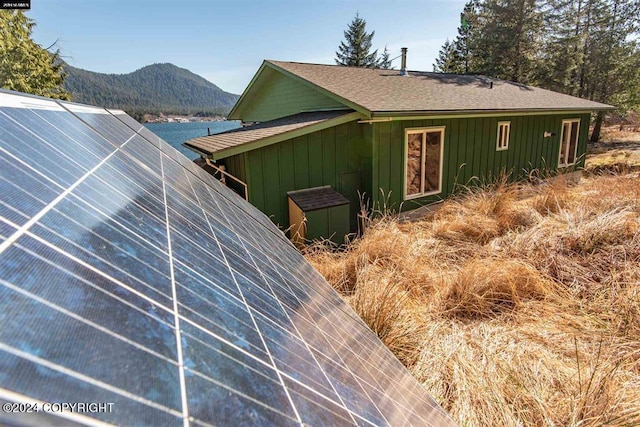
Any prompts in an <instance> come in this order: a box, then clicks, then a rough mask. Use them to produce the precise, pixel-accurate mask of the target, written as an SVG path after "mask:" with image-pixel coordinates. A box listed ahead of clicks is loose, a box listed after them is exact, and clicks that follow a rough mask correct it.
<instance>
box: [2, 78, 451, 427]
mask: <svg viewBox="0 0 640 427" xmlns="http://www.w3.org/2000/svg"><path fill="white" fill-rule="evenodd" d="M10 109H23V110H24V111H19V112H16V111H14V110H10ZM0 116H1V117H3V119H2V120H4V121H3V126H4V127H3V130H6V131H7V132H3V134H2V135H0V144H4V145H0V160H1V161H4V162H5V163H7V162H8V163H7V164H8V165H9V164H10V165H14V166H15V167H13V168H11V167H8V168H7V169H6V171H9V172H6V171H3V172H4V175H2V174H0V178H1V179H0V189H3V193H2V200H1V202H2V203H1V204H0V237H1V239H0V294H2V296H3V297H2V298H0V301H2V304H3V307H8V306H7V305H6V301H8V300H9V299H11V301H15V302H16V303H15V307H18V308H22V309H23V310H22V311H20V312H13V311H12V312H11V313H10V314H11V316H12V317H11V318H9V317H8V315H9V311H8V310H3V311H2V312H1V313H0V320H2V321H3V322H4V323H3V325H6V327H3V328H2V330H1V331H0V378H2V379H3V381H2V382H0V399H4V400H7V401H16V400H22V401H43V400H44V399H58V400H62V401H64V400H65V399H66V400H68V401H82V399H88V398H90V399H94V400H95V401H111V402H116V403H117V407H118V408H119V410H118V413H117V414H116V413H99V414H90V416H91V417H93V418H90V417H87V415H86V414H73V413H64V414H46V416H49V415H53V416H54V417H57V416H62V417H64V418H65V420H66V421H72V422H76V423H78V424H86V423H87V422H97V421H104V422H117V423H121V424H131V423H136V424H138V423H142V424H153V425H158V424H163V425H165V424H166V425H171V424H175V425H178V424H182V425H189V424H193V425H212V424H219V423H222V424H225V423H227V422H228V423H231V422H234V423H237V422H243V421H245V422H249V423H252V424H256V423H261V424H262V423H264V424H265V425H266V424H274V425H287V424H291V425H300V424H301V423H305V424H307V425H317V424H318V423H321V424H326V423H334V422H335V423H337V422H339V423H344V424H353V425H372V424H373V425H388V424H392V425H396V424H407V423H409V424H425V425H436V424H432V423H431V422H432V421H434V422H436V423H437V424H442V425H445V424H449V423H451V420H450V418H448V416H447V415H446V414H445V413H444V412H443V411H442V410H441V409H440V408H439V407H438V406H437V404H435V402H433V401H432V400H431V399H430V398H428V397H427V396H426V395H425V394H424V390H422V389H421V388H420V387H419V386H418V385H417V383H416V382H415V380H413V379H412V378H411V377H410V375H409V374H408V372H407V371H406V370H405V369H404V368H403V367H402V366H401V364H400V363H399V362H398V361H397V359H395V358H394V357H393V356H392V355H391V353H390V352H389V351H388V349H386V348H385V347H384V346H383V345H382V343H381V342H380V341H379V340H377V339H376V338H375V337H374V336H373V334H372V333H371V332H370V331H369V330H368V329H367V328H366V325H365V324H364V323H363V322H362V321H361V320H360V319H359V318H358V317H357V315H355V313H353V311H352V310H350V309H349V308H348V307H347V306H346V304H345V303H344V302H343V301H342V300H341V299H340V297H339V296H338V295H337V294H336V293H335V292H334V291H333V290H331V289H330V288H329V287H328V285H327V284H326V282H324V279H322V277H321V276H320V275H319V274H318V273H317V272H316V271H315V270H313V268H312V267H311V266H310V265H309V264H307V263H306V262H305V260H304V258H303V257H302V256H301V255H300V254H299V253H298V252H297V251H296V249H295V248H294V247H293V245H292V244H291V243H290V242H289V241H288V239H286V237H285V236H284V234H283V233H282V232H281V231H280V230H279V229H278V228H277V227H276V226H275V225H274V224H273V223H271V221H270V220H269V219H268V218H267V217H266V216H264V215H263V214H262V213H260V212H259V211H258V210H257V209H255V208H254V207H253V206H251V205H249V204H247V203H246V202H245V201H244V200H242V199H241V198H240V197H238V196H237V195H236V194H235V193H233V192H232V191H231V190H230V189H228V188H226V187H224V186H222V185H221V184H220V183H218V182H217V181H216V180H215V179H214V178H213V177H212V176H210V175H208V174H207V173H206V172H205V171H204V170H202V169H200V168H198V167H197V166H195V165H194V164H193V163H192V162H190V161H188V160H186V158H184V157H183V156H181V155H180V154H179V153H178V152H177V151H176V150H175V149H173V148H172V147H170V146H169V145H168V144H166V143H165V142H164V141H162V140H161V139H159V138H158V139H157V140H156V139H155V137H154V136H153V135H150V133H149V132H148V130H146V128H144V127H143V126H142V125H139V126H140V127H139V128H138V129H137V130H136V129H135V127H136V125H135V123H136V122H135V121H134V120H133V119H131V118H130V117H129V116H127V115H126V114H125V113H123V112H121V111H115V110H105V109H100V108H97V107H91V106H83V105H78V104H73V103H68V102H60V101H58V102H54V101H51V100H46V99H42V98H37V97H36V98H34V97H28V96H23V95H22V94H15V93H11V92H7V91H0ZM24 122H28V124H30V125H32V126H35V127H37V128H38V129H37V130H38V132H34V130H36V129H35V128H34V129H29V128H28V127H25V126H24V125H23V123H24ZM43 130H50V131H51V132H44V131H43ZM7 135H9V136H7ZM16 138H17V139H16ZM18 140H19V141H20V142H21V147H20V146H19V144H18V143H17V142H16V141H18ZM60 141H63V142H60ZM85 142H86V143H87V144H88V146H87V147H85V148H86V149H85V148H82V149H81V150H83V151H82V152H83V153H86V154H83V155H82V156H77V157H76V156H75V151H77V150H75V149H73V150H72V148H73V147H77V146H78V144H80V145H82V144H84V143H85ZM34 146H37V147H39V148H40V150H41V151H40V152H41V153H42V152H43V151H44V152H46V154H47V155H48V156H49V157H50V160H52V161H53V163H51V162H49V163H47V165H48V166H47V168H40V167H39V166H40V164H37V165H34V164H30V163H29V157H28V156H26V155H25V150H31V151H30V153H32V152H34V151H33V149H31V148H29V147H34ZM62 148H64V149H62ZM68 150H72V151H74V153H73V154H74V155H73V156H70V154H72V153H68V152H67V151H68ZM56 164H57V165H58V166H59V165H61V164H63V165H65V166H68V165H77V167H75V168H74V169H73V171H72V172H71V174H70V175H69V173H67V175H68V176H66V175H65V174H64V173H63V172H61V171H60V170H59V169H56V168H55V165H56ZM18 166H19V167H18ZM33 188H37V189H38V190H37V191H35V190H33ZM9 189H11V193H10V192H9ZM38 191H39V192H38ZM9 196H10V197H9ZM29 198H31V199H29ZM23 199H24V200H27V199H28V200H27V202H25V203H27V204H28V203H32V204H33V206H34V207H32V208H30V210H29V209H27V207H21V206H19V202H20V201H21V200H23ZM19 212H22V213H20V214H19V215H15V213H19ZM9 213H11V217H8V216H10V215H9ZM25 263H26V264H28V265H29V266H30V267H31V268H32V270H30V271H26V270H24V268H23V266H24V265H25ZM44 277H48V281H47V282H42V279H43V278H44ZM62 289H64V290H65V292H59V291H60V290H62ZM57 290H58V292H56V291H57ZM109 307H111V310H110V309H109ZM25 310H26V311H25ZM113 310H115V313H116V315H115V316H112V317H109V315H108V314H106V313H110V312H113ZM25 313H28V315H26V314H25ZM47 330H48V331H49V334H53V335H54V336H60V337H65V338H64V340H63V341H59V340H52V339H49V338H48V336H47ZM21 331H22V332H23V333H24V331H29V334H26V335H24V334H23V336H21V335H20V334H19V332H21ZM70 331H73V332H74V333H75V335H74V340H70V334H71V332H70ZM98 337H99V338H98ZM61 342H64V343H66V345H67V346H68V348H67V349H66V350H65V351H66V352H62V353H60V352H56V351H59V350H61V349H62V348H61V347H60V343H61ZM82 342H85V343H88V344H90V345H88V346H85V347H82V349H81V350H80V348H77V347H76V345H75V344H76V343H82ZM72 349H73V350H74V351H71V350H72ZM104 354H108V355H109V358H108V359H104V360H102V363H103V364H102V365H100V366H97V365H95V364H92V363H87V361H88V360H97V359H100V358H101V357H102V356H101V355H104ZM365 355H367V356H366V357H365ZM370 355H372V357H374V359H373V360H372V361H370V360H367V359H368V357H369V356H370ZM123 364H124V365H127V364H128V365H131V366H135V367H136V368H135V369H134V371H130V373H127V374H125V375H122V373H123V372H122V371H121V369H119V368H118V367H119V366H122V365H123ZM18 366H20V367H21V368H17V367H18ZM151 367H153V369H150V368H151ZM381 367H384V368H385V370H387V371H388V372H384V371H380V368H381ZM10 372H28V373H29V377H24V376H22V377H20V376H15V375H9V374H8V373H10ZM114 373H117V375H113V374H114ZM43 375H45V377H46V378H53V379H55V381H53V383H55V384H56V385H57V386H58V387H53V386H52V385H51V384H45V380H44V378H45V377H43ZM4 379H8V380H7V381H4ZM149 379H153V385H148V381H149ZM49 382H50V383H51V381H49ZM142 384H147V385H146V386H144V387H143V386H142ZM105 399H107V400H105ZM108 399H111V400H108ZM210 399H214V401H218V402H219V403H220V404H219V405H217V406H212V405H211V400H210ZM114 404H115V403H114ZM142 408H144V409H142ZM407 411H408V412H409V413H405V412H407ZM5 418H6V417H5ZM20 420H21V419H17V418H12V419H9V421H10V422H13V423H18V424H21V423H22V422H21V421H20ZM0 421H3V418H0ZM49 421H50V419H47V420H45V421H43V423H45V424H46V423H48V422H49ZM52 422H53V421H52Z"/></svg>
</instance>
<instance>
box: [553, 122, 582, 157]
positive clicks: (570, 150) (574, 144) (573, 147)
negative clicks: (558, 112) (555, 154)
mask: <svg viewBox="0 0 640 427" xmlns="http://www.w3.org/2000/svg"><path fill="white" fill-rule="evenodd" d="M579 128H580V119H571V120H563V121H562V134H561V135H560V157H559V158H558V167H564V166H571V165H573V164H575V163H576V152H577V151H578V129H579Z"/></svg>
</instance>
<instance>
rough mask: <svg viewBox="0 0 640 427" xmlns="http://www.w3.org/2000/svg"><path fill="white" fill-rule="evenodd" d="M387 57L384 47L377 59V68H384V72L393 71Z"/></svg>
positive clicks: (386, 50)
mask: <svg viewBox="0 0 640 427" xmlns="http://www.w3.org/2000/svg"><path fill="white" fill-rule="evenodd" d="M389 56H390V55H389V50H388V49H387V46H385V47H384V51H382V55H380V58H379V59H378V64H377V66H378V68H384V69H386V70H391V69H393V66H392V65H391V60H390V59H389Z"/></svg>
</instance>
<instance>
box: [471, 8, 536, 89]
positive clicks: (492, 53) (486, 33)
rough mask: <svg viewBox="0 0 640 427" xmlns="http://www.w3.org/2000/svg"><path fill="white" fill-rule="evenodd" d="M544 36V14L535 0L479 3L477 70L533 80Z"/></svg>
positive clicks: (476, 45)
mask: <svg viewBox="0 0 640 427" xmlns="http://www.w3.org/2000/svg"><path fill="white" fill-rule="evenodd" d="M542 37H543V21H542V14H541V11H540V9H539V7H538V4H537V1H536V0H486V1H485V2H484V3H481V4H480V7H479V15H478V28H477V35H476V40H475V43H474V46H473V48H474V50H475V52H474V53H475V55H474V56H475V58H476V60H477V64H474V68H475V70H474V71H476V72H478V73H480V74H487V75H490V76H493V77H498V78H502V79H505V80H511V81H514V82H519V83H530V82H532V81H533V78H534V76H535V70H536V66H537V64H538V59H539V58H538V54H539V45H540V43H541V41H542Z"/></svg>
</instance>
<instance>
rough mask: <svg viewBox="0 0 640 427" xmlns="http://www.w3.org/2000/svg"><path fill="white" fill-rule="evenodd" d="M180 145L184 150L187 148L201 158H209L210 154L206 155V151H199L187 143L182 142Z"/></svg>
mask: <svg viewBox="0 0 640 427" xmlns="http://www.w3.org/2000/svg"><path fill="white" fill-rule="evenodd" d="M180 145H182V146H183V147H184V148H188V149H189V150H191V151H193V152H194V153H196V154H199V155H200V156H201V157H209V155H210V154H211V153H207V152H206V151H202V150H200V149H199V148H198V147H196V146H194V145H190V144H189V143H188V142H183V143H182V144H180Z"/></svg>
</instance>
